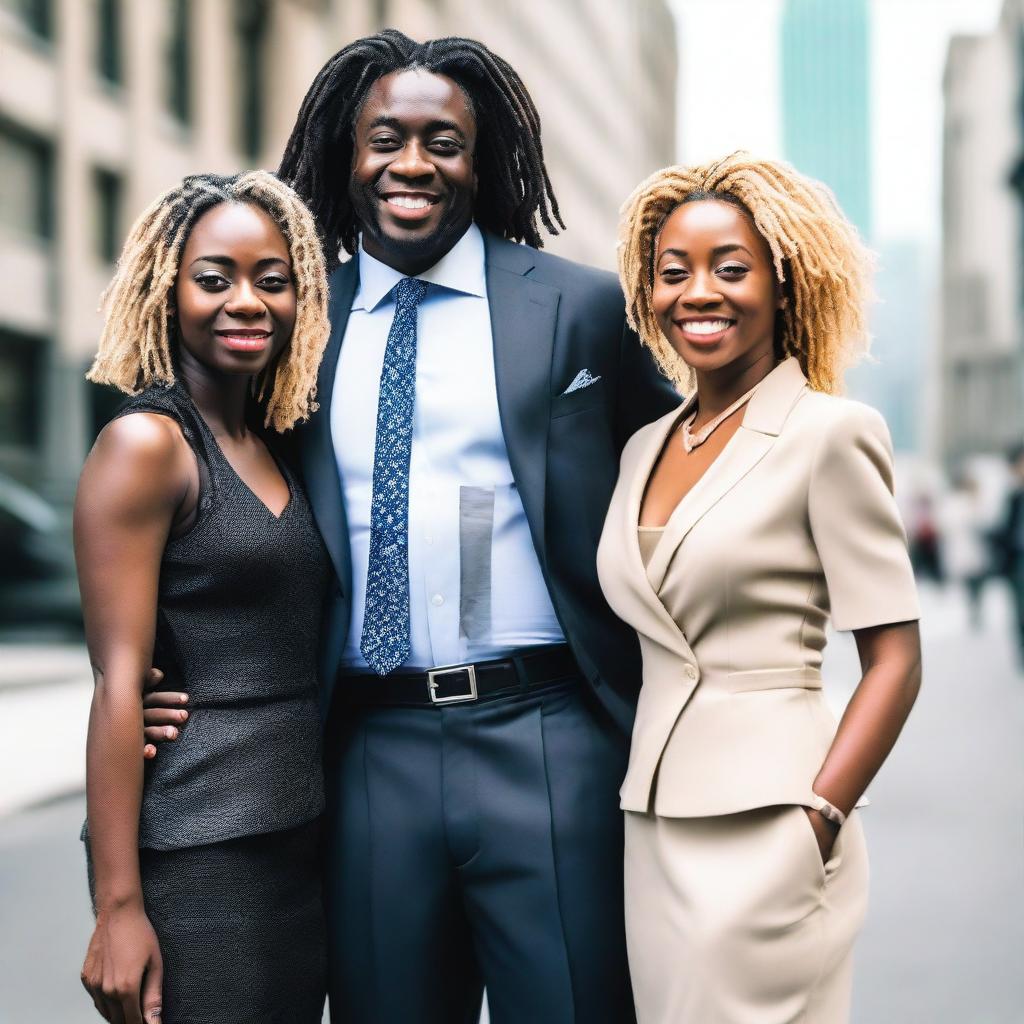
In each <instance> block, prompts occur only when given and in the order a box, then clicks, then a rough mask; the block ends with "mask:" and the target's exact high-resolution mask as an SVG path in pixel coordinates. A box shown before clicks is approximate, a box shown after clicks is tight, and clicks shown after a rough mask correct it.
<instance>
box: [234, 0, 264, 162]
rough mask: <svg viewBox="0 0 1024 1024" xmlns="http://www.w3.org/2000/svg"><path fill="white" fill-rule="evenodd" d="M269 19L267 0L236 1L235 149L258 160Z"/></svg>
mask: <svg viewBox="0 0 1024 1024" xmlns="http://www.w3.org/2000/svg"><path fill="white" fill-rule="evenodd" d="M269 18H270V4H269V3H267V0H235V33H236V47H237V49H236V52H237V61H236V74H235V82H236V83H237V91H236V93H235V95H236V97H237V103H238V118H237V125H238V148H239V149H240V150H241V151H242V153H244V154H245V156H246V157H248V158H249V159H250V160H258V159H259V156H260V153H261V152H262V151H263V141H264V136H263V107H264V95H265V92H264V83H265V81H266V71H267V66H266V64H267V60H266V56H267V26H268V21H269Z"/></svg>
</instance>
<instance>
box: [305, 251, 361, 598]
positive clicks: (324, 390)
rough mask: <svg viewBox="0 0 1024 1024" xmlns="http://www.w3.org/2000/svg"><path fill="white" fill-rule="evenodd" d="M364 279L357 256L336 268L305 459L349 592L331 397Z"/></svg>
mask: <svg viewBox="0 0 1024 1024" xmlns="http://www.w3.org/2000/svg"><path fill="white" fill-rule="evenodd" d="M358 284H359V261H358V260H357V259H351V260H349V261H348V262H347V263H343V264H342V265H341V266H340V267H338V269H337V270H335V271H334V272H333V273H332V274H331V279H330V285H331V297H330V310H329V315H330V320H331V337H330V339H329V340H328V342H327V349H326V351H325V352H324V356H323V359H322V360H321V362H320V370H319V372H318V374H317V389H316V390H317V400H318V401H319V403H320V408H319V410H318V411H317V412H316V413H315V414H314V416H313V418H312V419H311V420H310V423H309V427H308V430H307V434H306V439H305V444H304V445H303V447H302V463H303V470H304V476H305V481H306V490H307V493H308V496H309V503H310V505H311V506H312V508H313V515H314V516H315V517H316V522H317V526H318V527H319V529H320V533H321V534H322V535H323V538H324V543H325V544H326V545H327V550H328V552H329V553H330V556H331V561H332V562H333V563H334V569H335V571H336V572H337V574H338V581H339V582H340V583H341V586H342V590H343V592H344V593H346V594H349V595H350V594H351V593H352V553H351V550H350V548H349V542H348V524H347V522H346V521H345V503H344V500H343V498H342V493H341V477H340V476H339V474H338V460H337V459H336V458H335V454H334V441H333V438H332V436H331V402H332V401H333V398H334V376H335V373H336V372H337V369H338V356H339V354H340V353H341V343H342V341H343V339H344V337H345V331H346V329H347V328H348V318H349V313H350V312H351V309H352V299H353V298H354V296H355V293H356V288H357V286H358Z"/></svg>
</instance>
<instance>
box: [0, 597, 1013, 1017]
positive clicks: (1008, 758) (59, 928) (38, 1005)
mask: <svg viewBox="0 0 1024 1024" xmlns="http://www.w3.org/2000/svg"><path fill="white" fill-rule="evenodd" d="M923 598H924V610H925V617H924V620H923V622H924V626H923V629H924V638H925V645H926V650H927V655H926V661H925V685H924V688H923V689H922V692H921V697H920V700H919V701H918V704H917V707H916V708H915V709H914V712H913V714H912V715H911V718H910V721H909V723H908V725H907V728H906V731H905V732H904V734H903V736H902V737H901V739H900V743H899V744H898V745H897V747H896V750H895V752H894V753H893V755H892V757H891V758H890V759H889V761H888V763H887V764H886V765H885V767H884V768H883V770H882V773H881V775H880V776H879V778H878V780H877V781H876V783H875V784H874V785H873V786H872V787H871V790H870V793H869V796H870V798H871V801H872V803H871V806H870V807H868V808H866V809H865V810H864V811H863V812H861V813H862V814H863V816H864V823H865V829H866V831H867V837H868V843H869V849H870V856H871V873H872V880H871V903H870V910H869V913H868V921H867V926H866V928H865V930H864V933H863V935H862V936H861V938H860V940H859V942H858V945H857V955H856V964H857V967H856V976H855V999H854V1018H853V1019H854V1024H1021V1021H1022V1020H1024V1000H1022V994H1021V978H1020V956H1021V950H1022V949H1024V871H1022V869H1021V839H1022V836H1021V831H1022V828H1021V814H1020V809H1021V807H1022V806H1024V774H1022V772H1021V766H1020V761H1021V758H1020V738H1021V736H1022V735H1024V676H1022V675H1021V674H1019V673H1018V672H1017V671H1016V668H1015V657H1014V653H1015V652H1014V651H1013V648H1012V644H1011V642H1010V640H1011V637H1010V630H1009V628H1008V627H1009V613H1010V608H1009V602H1008V600H1007V594H1006V592H1005V590H1003V589H1002V588H1000V587H999V586H998V585H993V586H991V587H990V588H989V590H988V592H987V593H986V595H985V601H984V624H983V627H982V628H981V629H979V631H978V632H972V631H971V630H970V629H969V628H968V625H967V617H966V609H965V605H964V602H963V597H962V594H961V593H959V592H958V591H956V590H955V589H951V590H948V591H945V590H940V589H937V588H932V587H927V586H926V588H925V590H924V594H923ZM38 650H39V653H38V656H37V657H36V658H35V659H34V660H35V661H36V664H37V665H40V666H44V665H49V666H52V672H47V671H44V670H43V669H39V670H38V672H37V674H36V678H35V681H34V682H32V683H22V684H21V685H16V686H12V685H11V681H12V679H11V672H10V671H9V669H8V665H9V664H10V662H9V661H8V659H7V655H8V654H10V653H11V650H10V648H7V647H5V648H0V664H2V665H3V666H4V667H3V668H2V669H0V750H2V751H3V760H2V762H0V778H3V779H4V780H5V786H4V794H5V800H6V801H7V803H6V807H5V808H4V810H5V811H6V815H5V816H4V817H2V818H0V892H2V893H3V902H2V910H0V914H2V917H0V920H2V924H3V927H2V929H0V1024H53V1022H60V1024H92V1022H94V1021H96V1020H98V1019H99V1018H98V1017H97V1016H96V1015H95V1011H94V1010H93V1009H92V1004H91V1003H90V1001H89V999H88V997H87V996H86V994H85V992H84V991H83V990H82V988H81V985H80V984H79V981H78V971H79V969H80V967H81V961H82V956H83V953H84V951H85V947H86V944H87V942H88V938H89V933H90V930H91V916H90V912H89V899H88V895H87V892H86V884H85V868H84V862H83V857H82V850H81V843H80V842H79V841H78V829H79V827H80V826H81V822H82V818H83V815H84V810H85V804H84V799H83V798H82V796H81V794H80V787H81V781H82V773H83V759H84V744H83V739H82V738H83V736H84V731H85V720H86V714H87V708H88V696H89V683H88V682H87V680H86V676H87V666H86V662H85V657H84V654H83V652H82V651H81V649H80V648H69V647H64V646H60V647H54V648H52V649H50V650H45V649H38ZM15 653H16V652H15ZM825 677H826V680H827V689H828V694H829V697H830V699H831V700H832V701H833V703H834V704H835V705H836V706H837V708H838V707H840V706H841V705H842V704H843V703H844V702H845V700H846V698H847V697H848V696H849V693H850V690H851V689H852V686H853V684H854V683H855V682H856V680H857V678H858V673H857V663H856V651H855V649H854V647H853V644H852V641H851V639H850V638H849V637H848V636H845V635H839V636H834V637H833V638H832V642H831V643H830V646H829V648H828V650H827V654H826V661H825ZM524 1024H525V1022H524Z"/></svg>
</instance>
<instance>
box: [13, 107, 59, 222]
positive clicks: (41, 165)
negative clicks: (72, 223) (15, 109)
mask: <svg viewBox="0 0 1024 1024" xmlns="http://www.w3.org/2000/svg"><path fill="white" fill-rule="evenodd" d="M0 226H3V227H6V228H10V229H12V230H13V231H15V232H17V233H18V234H21V235H29V236H32V237H35V238H50V237H52V235H53V149H52V147H51V146H50V144H49V143H48V142H46V141H45V140H43V139H38V138H36V137H35V136H32V135H29V134H27V133H25V132H21V131H18V130H17V129H14V128H8V127H5V126H4V125H2V124H0Z"/></svg>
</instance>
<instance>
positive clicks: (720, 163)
mask: <svg viewBox="0 0 1024 1024" xmlns="http://www.w3.org/2000/svg"><path fill="white" fill-rule="evenodd" d="M701 199H717V200H719V201H723V202H730V203H733V204H734V205H736V206H739V207H740V208H741V209H743V210H745V211H746V212H747V213H748V214H749V215H750V217H751V219H752V220H753V222H754V226H755V227H756V228H757V230H758V231H759V232H760V234H761V235H762V236H763V237H764V239H765V241H766V242H767V243H768V247H769V249H770V250H771V253H772V260H773V262H774V264H775V274H776V277H777V278H778V281H779V283H780V286H781V287H782V291H783V295H784V296H785V298H786V302H785V306H784V308H783V310H782V320H783V323H782V325H781V332H780V334H781V337H779V346H780V348H781V353H780V354H782V355H792V356H796V358H797V359H798V360H799V361H800V366H801V368H802V369H803V372H804V374H805V375H806V377H807V380H808V382H809V383H810V385H811V387H812V388H814V389H815V390H816V391H825V392H829V393H831V394H835V393H836V392H838V391H839V390H840V389H841V386H842V375H843V372H844V370H845V369H846V368H847V367H848V366H849V365H850V364H851V363H852V362H854V361H855V360H856V358H857V357H858V356H860V355H861V354H863V353H865V352H866V351H867V348H868V341H869V337H868V333H867V325H866V322H865V306H866V303H867V299H868V297H869V278H870V272H871V269H872V264H873V258H872V255H871V253H870V252H869V251H868V250H867V249H866V248H865V246H864V245H863V243H862V242H861V240H860V238H859V236H858V234H857V229H856V228H855V227H854V226H853V225H852V224H851V223H850V222H849V221H848V220H847V219H846V218H845V217H844V216H843V213H842V211H840V209H839V207H838V206H837V205H836V202H835V199H834V198H833V196H832V193H831V192H829V190H828V189H827V188H826V187H825V186H824V185H822V184H821V183H820V182H817V181H813V180H812V179H810V178H806V177H804V176H803V175H801V174H799V173H798V172H797V171H796V170H794V169H793V168H792V167H790V166H789V165H788V164H784V163H778V162H774V161H770V160H755V159H754V158H753V157H752V156H750V154H748V153H742V152H740V153H733V154H731V155H730V156H727V157H725V158H724V159H722V160H717V161H715V162H713V163H709V164H704V165H701V166H696V167H685V166H681V165H680V166H676V167H666V168H664V169H663V170H660V171H657V172H655V173H654V174H652V175H651V176H650V177H649V178H648V179H647V180H646V181H644V182H642V183H641V184H640V185H639V186H638V187H637V189H636V190H635V191H634V192H633V194H632V195H631V196H630V197H629V199H627V200H626V202H625V203H624V204H623V207H622V210H621V219H620V222H619V250H618V255H619V276H620V278H621V279H622V287H623V290H624V291H625V293H626V316H627V319H628V320H629V324H630V326H631V327H632V328H633V329H634V330H635V331H636V332H637V333H638V334H639V335H640V337H641V339H642V340H643V342H644V343H645V344H646V345H647V346H648V347H649V348H650V349H651V351H652V353H653V354H654V357H655V359H656V360H657V362H658V365H659V366H660V368H661V370H662V372H663V373H664V374H665V375H666V376H667V377H669V378H670V379H671V380H673V381H674V382H675V383H676V385H677V386H678V387H680V389H681V390H682V391H683V392H684V393H688V392H689V391H691V390H692V389H693V387H694V385H695V381H694V375H693V371H692V369H691V368H690V367H689V366H687V365H686V363H684V362H683V360H682V359H681V358H680V357H679V355H678V353H677V352H676V351H675V349H673V348H672V346H671V345H670V344H669V342H668V341H667V339H666V338H665V336H664V335H663V334H662V332H661V329H660V327H659V326H658V321H657V318H656V317H655V315H654V310H653V309H652V307H651V295H652V288H653V269H654V258H655V253H656V250H657V244H658V233H659V231H660V230H661V227H662V225H663V224H664V223H665V219H666V218H667V217H668V216H669V214H670V213H672V211H673V210H674V209H675V208H676V207H677V206H680V205H681V204H683V203H686V202H694V201H696V200H701Z"/></svg>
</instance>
